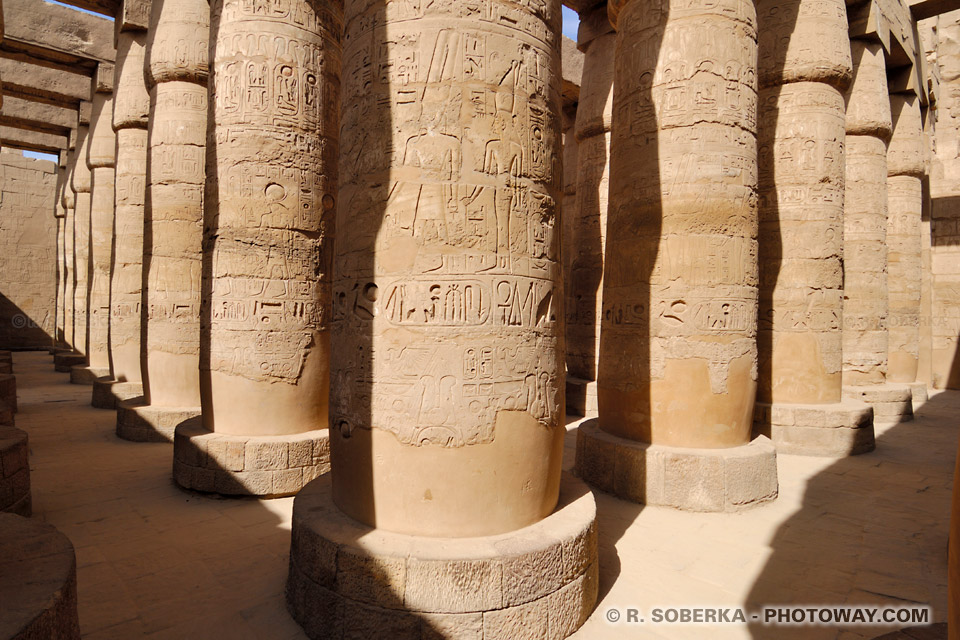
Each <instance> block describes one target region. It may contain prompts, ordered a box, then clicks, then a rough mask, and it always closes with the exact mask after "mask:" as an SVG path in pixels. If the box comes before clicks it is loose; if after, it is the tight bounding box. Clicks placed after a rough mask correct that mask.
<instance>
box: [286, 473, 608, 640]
mask: <svg viewBox="0 0 960 640" xmlns="http://www.w3.org/2000/svg"><path fill="white" fill-rule="evenodd" d="M331 493H332V492H331V487H330V482H329V479H328V478H320V479H318V480H316V481H315V482H312V483H311V484H309V485H308V486H307V487H305V488H304V489H303V491H301V492H300V494H298V496H297V498H296V500H295V501H294V516H293V527H292V545H291V551H290V574H289V577H288V581H287V606H288V608H289V609H290V612H291V613H292V614H293V616H294V618H295V619H296V620H297V621H298V622H299V623H300V624H301V626H303V628H304V630H305V631H306V632H307V635H309V636H310V637H311V638H325V637H341V636H340V634H343V637H354V636H352V635H349V636H348V632H353V631H354V630H356V629H357V627H358V625H360V624H363V623H362V622H361V620H362V619H364V618H366V619H367V621H366V622H367V624H369V623H370V622H371V621H376V622H377V623H378V624H382V625H384V626H383V627H379V626H371V627H370V630H371V632H375V633H377V632H383V629H389V633H387V635H384V636H382V637H385V638H391V639H394V640H401V639H404V640H405V639H408V638H409V639H414V638H415V639H420V638H424V639H426V638H431V639H432V638H439V637H455V638H463V639H466V638H477V639H483V638H487V639H489V640H493V639H495V638H527V637H534V638H539V639H544V640H545V639H560V638H565V637H567V636H568V635H570V634H571V633H573V632H574V631H575V630H576V629H577V628H579V626H580V625H581V624H582V623H583V622H584V620H586V616H587V615H588V614H589V612H590V611H591V610H592V609H593V606H594V604H595V602H596V598H597V562H596V554H597V533H596V528H595V518H596V508H595V505H594V500H593V496H592V494H590V492H589V491H588V490H587V488H586V486H585V485H584V484H583V483H582V482H580V481H579V480H576V479H574V478H572V477H570V476H566V477H564V479H563V481H562V482H561V491H560V498H559V502H558V506H557V509H556V511H555V512H554V513H552V514H551V515H549V516H547V517H546V518H544V519H543V520H541V521H540V522H538V523H536V524H533V525H530V526H528V527H524V528H521V529H519V530H517V531H514V532H511V533H505V534H500V535H495V536H488V537H473V538H456V539H452V538H424V537H415V536H406V535H400V534H394V533H389V532H385V531H384V530H382V529H372V528H370V527H366V526H364V525H361V524H359V523H357V522H356V521H354V520H352V519H350V518H349V517H346V516H345V515H344V514H343V513H342V512H341V511H340V510H339V509H338V508H337V507H336V506H335V505H334V504H333V499H332V495H331ZM355 585H363V588H355ZM358 614H360V615H359V616H358ZM364 626H366V625H364ZM374 630H376V631H374ZM530 634H533V635H530ZM372 637H381V636H380V635H375V636H372Z"/></svg>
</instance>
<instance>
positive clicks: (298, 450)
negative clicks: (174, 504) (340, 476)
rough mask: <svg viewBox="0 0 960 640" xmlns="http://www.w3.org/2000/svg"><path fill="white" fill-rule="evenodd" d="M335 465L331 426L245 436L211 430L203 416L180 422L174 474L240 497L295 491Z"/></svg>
mask: <svg viewBox="0 0 960 640" xmlns="http://www.w3.org/2000/svg"><path fill="white" fill-rule="evenodd" d="M329 470H330V434H329V432H328V431H327V430H326V429H317V430H315V431H306V432H304V433H295V434H291V435H283V436H280V435H275V436H239V435H230V434H225V433H215V432H213V431H208V430H207V429H206V428H204V426H203V425H202V424H201V422H200V419H199V418H195V419H193V420H189V421H187V422H185V423H183V424H180V425H179V426H177V429H176V435H175V436H174V440H173V479H174V480H175V481H176V482H177V484H179V485H180V486H181V487H183V488H184V489H193V490H194V491H203V492H205V493H220V494H224V495H234V496H260V497H264V498H279V497H282V496H292V495H294V494H295V493H297V492H298V491H300V489H302V488H303V486H304V485H305V484H307V483H308V482H310V481H311V480H313V479H314V478H316V477H318V476H320V475H321V474H324V473H326V472H327V471H329Z"/></svg>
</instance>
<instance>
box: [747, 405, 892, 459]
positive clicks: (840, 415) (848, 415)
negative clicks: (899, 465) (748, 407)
mask: <svg viewBox="0 0 960 640" xmlns="http://www.w3.org/2000/svg"><path fill="white" fill-rule="evenodd" d="M754 423H755V424H756V430H757V432H758V433H761V434H763V435H765V436H767V437H769V438H770V439H771V440H772V441H773V444H774V446H775V447H776V448H777V452H779V453H790V454H798V455H812V456H832V457H842V456H848V455H856V454H859V453H867V452H869V451H873V450H874V448H875V446H876V443H875V436H874V430H873V409H872V407H871V405H868V404H866V403H864V402H862V401H859V400H844V401H841V402H836V403H831V404H817V405H813V404H787V403H777V404H773V405H771V404H765V403H759V402H758V403H757V406H756V409H754Z"/></svg>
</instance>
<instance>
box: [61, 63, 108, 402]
mask: <svg viewBox="0 0 960 640" xmlns="http://www.w3.org/2000/svg"><path fill="white" fill-rule="evenodd" d="M113 73H114V67H113V65H112V64H110V65H108V64H105V63H100V64H99V65H98V66H97V71H96V75H95V77H94V80H93V112H92V115H91V123H90V136H89V145H88V148H87V166H89V167H90V172H91V176H92V178H91V194H90V268H91V275H90V277H91V280H90V292H89V296H88V299H89V316H88V318H89V327H90V329H89V336H90V337H89V345H88V351H87V365H88V366H86V367H76V368H74V370H73V371H72V372H71V373H70V381H71V382H74V383H78V384H89V385H92V384H93V383H94V382H95V381H96V379H97V378H101V377H104V376H106V377H109V376H110V272H111V270H112V264H111V263H112V256H113V213H114V212H113V190H114V165H115V163H116V134H115V133H114V132H113V126H112V124H111V119H112V115H113Z"/></svg>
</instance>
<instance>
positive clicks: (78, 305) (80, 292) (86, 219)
mask: <svg viewBox="0 0 960 640" xmlns="http://www.w3.org/2000/svg"><path fill="white" fill-rule="evenodd" d="M89 133H90V129H89V127H88V126H87V125H86V124H81V125H80V126H79V127H77V153H76V158H75V162H74V167H73V181H72V182H73V190H74V193H75V194H76V212H75V217H74V258H75V264H76V287H75V289H74V323H75V341H74V345H73V347H74V349H76V350H77V352H79V353H81V354H83V355H84V356H86V355H87V340H88V337H89V327H88V320H89V317H90V313H89V291H88V284H89V281H90V271H91V269H90V182H91V175H90V168H89V167H88V166H87V147H88V146H89V137H90V136H89Z"/></svg>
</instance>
